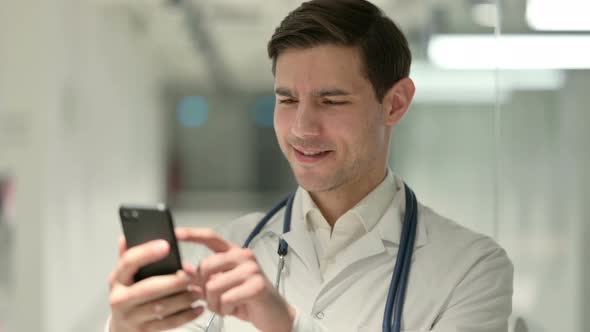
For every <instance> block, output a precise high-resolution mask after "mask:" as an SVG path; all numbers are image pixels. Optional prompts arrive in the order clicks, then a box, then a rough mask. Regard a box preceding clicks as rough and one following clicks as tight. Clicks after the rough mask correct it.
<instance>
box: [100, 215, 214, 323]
mask: <svg viewBox="0 0 590 332" xmlns="http://www.w3.org/2000/svg"><path fill="white" fill-rule="evenodd" d="M119 215H120V217H121V224H122V226H123V232H124V234H125V238H126V243H125V242H124V241H123V240H121V241H120V244H119V245H120V248H119V249H120V254H121V256H120V258H119V261H118V263H117V265H116V266H115V268H114V270H113V271H112V272H111V274H110V276H109V285H110V292H109V302H110V306H111V319H110V323H109V331H110V332H123V331H140V330H141V331H162V330H170V329H174V328H177V327H180V326H182V325H184V324H186V323H188V322H190V321H192V320H194V319H195V318H197V317H198V316H199V315H201V314H202V313H203V311H204V308H203V307H202V306H197V307H194V303H195V301H197V300H199V299H202V298H203V291H202V290H201V288H200V287H198V286H195V284H194V279H193V278H194V277H195V276H196V270H195V267H194V266H193V265H191V264H187V263H185V264H182V263H181V260H180V252H179V250H178V245H177V242H176V236H175V232H174V224H173V222H172V215H171V214H170V211H169V210H168V209H167V208H166V207H165V206H163V205H162V206H157V207H140V206H129V205H126V206H121V208H120V209H119ZM154 240H156V241H154ZM164 241H165V242H164ZM140 280H141V281H140Z"/></svg>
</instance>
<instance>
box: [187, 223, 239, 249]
mask: <svg viewBox="0 0 590 332" xmlns="http://www.w3.org/2000/svg"><path fill="white" fill-rule="evenodd" d="M176 238H177V239H178V240H180V241H188V242H196V243H199V244H204V245H206V246H207V247H208V248H209V249H211V250H212V251H213V252H225V251H228V250H230V249H231V248H234V247H235V246H234V245H232V244H231V243H229V242H227V241H225V240H224V239H223V238H222V237H221V236H219V235H218V234H217V233H215V231H213V230H211V229H209V228H184V227H179V228H176Z"/></svg>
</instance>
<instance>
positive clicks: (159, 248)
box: [115, 240, 170, 286]
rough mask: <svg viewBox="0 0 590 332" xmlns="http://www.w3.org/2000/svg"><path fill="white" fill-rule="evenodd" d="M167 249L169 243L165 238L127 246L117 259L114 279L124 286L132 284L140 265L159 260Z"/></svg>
mask: <svg viewBox="0 0 590 332" xmlns="http://www.w3.org/2000/svg"><path fill="white" fill-rule="evenodd" d="M169 251H170V245H169V244H168V242H166V241H165V240H155V241H150V242H147V243H144V244H141V245H138V246H135V247H132V248H129V250H127V251H126V252H125V253H124V254H123V256H121V258H120V259H119V264H118V265H117V268H116V269H115V279H116V280H117V281H118V282H120V283H122V284H123V285H126V286H129V285H131V284H133V276H134V275H135V273H137V270H139V268H140V267H142V266H144V265H147V264H149V263H153V262H156V261H159V260H160V259H162V258H164V257H166V255H168V252H169Z"/></svg>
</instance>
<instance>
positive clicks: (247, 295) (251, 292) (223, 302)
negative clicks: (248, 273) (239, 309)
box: [219, 274, 280, 308]
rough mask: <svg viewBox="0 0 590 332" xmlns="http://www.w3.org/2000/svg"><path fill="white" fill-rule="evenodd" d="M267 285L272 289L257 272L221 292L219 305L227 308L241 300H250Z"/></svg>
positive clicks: (236, 304)
mask: <svg viewBox="0 0 590 332" xmlns="http://www.w3.org/2000/svg"><path fill="white" fill-rule="evenodd" d="M269 286H270V288H268V289H270V290H271V291H274V289H273V288H272V285H270V284H269V283H268V281H267V280H266V278H264V277H263V276H262V275H260V274H258V275H256V276H253V277H250V278H249V279H248V280H246V281H244V282H243V283H242V284H241V285H239V286H237V287H234V288H232V289H229V290H228V291H226V292H225V293H223V294H222V295H221V296H220V298H219V302H220V306H221V307H227V308H233V307H236V306H238V305H239V304H241V303H243V302H246V301H250V300H252V299H253V298H256V297H258V296H260V295H262V294H264V291H265V289H266V288H267V287H269ZM277 295H278V294H277ZM278 296H280V295H278Z"/></svg>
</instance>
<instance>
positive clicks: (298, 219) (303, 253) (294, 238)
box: [282, 190, 322, 282]
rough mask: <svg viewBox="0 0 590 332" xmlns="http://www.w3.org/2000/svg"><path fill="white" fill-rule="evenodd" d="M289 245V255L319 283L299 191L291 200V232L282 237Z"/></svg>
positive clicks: (312, 247)
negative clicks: (294, 256)
mask: <svg viewBox="0 0 590 332" xmlns="http://www.w3.org/2000/svg"><path fill="white" fill-rule="evenodd" d="M282 237H283V239H285V241H287V243H288V244H289V254H292V253H294V254H295V255H296V256H297V257H299V259H301V261H302V262H303V264H304V265H305V266H306V267H307V269H308V270H309V272H310V273H311V275H312V277H313V278H314V279H315V280H318V281H319V282H321V280H322V277H321V274H320V267H319V263H318V258H317V255H316V251H315V247H314V244H313V240H312V238H311V234H310V233H309V232H308V231H307V230H306V228H305V225H304V222H303V216H302V213H301V194H300V193H299V190H298V191H297V193H296V194H295V199H294V200H293V210H292V211H291V231H289V232H287V233H285V234H283V235H282Z"/></svg>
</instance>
